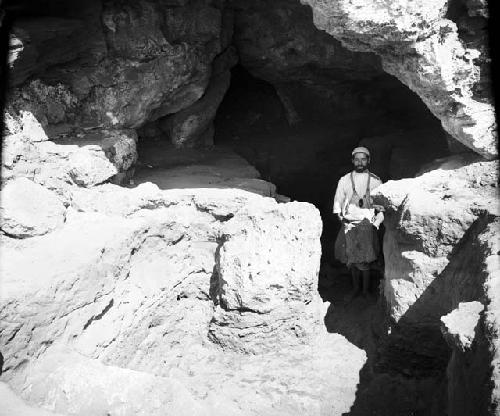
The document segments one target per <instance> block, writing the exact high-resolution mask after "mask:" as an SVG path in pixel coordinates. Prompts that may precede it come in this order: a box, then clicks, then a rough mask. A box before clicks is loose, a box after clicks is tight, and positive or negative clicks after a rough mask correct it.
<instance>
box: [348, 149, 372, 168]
mask: <svg viewBox="0 0 500 416" xmlns="http://www.w3.org/2000/svg"><path fill="white" fill-rule="evenodd" d="M369 162H370V158H369V157H368V156H367V155H365V154H364V153H355V154H354V156H353V157H352V164H353V165H354V170H355V171H356V172H364V171H365V170H366V169H367V168H368V163H369Z"/></svg>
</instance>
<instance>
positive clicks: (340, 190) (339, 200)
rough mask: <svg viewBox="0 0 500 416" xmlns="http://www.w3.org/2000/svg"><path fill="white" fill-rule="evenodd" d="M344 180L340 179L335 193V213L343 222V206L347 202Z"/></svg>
mask: <svg viewBox="0 0 500 416" xmlns="http://www.w3.org/2000/svg"><path fill="white" fill-rule="evenodd" d="M342 179H343V178H340V180H339V182H338V184H337V190H336V191H335V197H334V199H333V213H334V214H337V217H338V218H339V220H340V221H342V218H343V217H342V206H343V204H344V201H345V189H344V183H343V180H342Z"/></svg>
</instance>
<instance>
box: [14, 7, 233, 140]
mask: <svg viewBox="0 0 500 416" xmlns="http://www.w3.org/2000/svg"><path fill="white" fill-rule="evenodd" d="M61 13H64V12H61V11H59V14H61ZM67 14H68V18H67V19H66V18H58V19H56V18H51V17H47V18H41V19H37V20H36V19H35V20H34V21H33V19H31V20H27V19H18V20H17V21H16V24H15V26H14V31H13V35H12V39H11V55H10V65H11V67H12V74H13V75H12V80H13V86H15V87H16V88H15V89H13V91H11V93H10V97H9V105H10V111H11V112H13V113H16V112H19V111H20V110H24V111H30V112H32V113H33V114H34V116H35V117H36V118H37V119H38V120H39V121H40V123H41V124H42V126H43V127H44V128H45V129H49V130H50V131H51V130H54V129H55V130H56V131H58V132H60V131H62V130H63V131H68V130H71V127H74V126H78V127H86V128H105V129H123V128H137V127H139V126H141V125H142V124H144V123H146V122H147V121H153V120H156V119H159V118H161V117H163V116H165V115H168V114H174V113H177V112H179V111H180V110H183V109H186V108H188V107H190V106H192V105H193V104H195V103H196V102H197V101H198V100H199V99H200V98H201V97H202V96H203V95H204V93H205V90H206V88H207V86H208V84H209V80H210V78H211V76H212V72H213V69H212V67H213V65H215V58H216V57H217V56H218V55H220V54H223V52H224V51H225V50H226V49H227V48H228V46H229V41H230V38H231V28H232V26H231V21H230V20H228V19H229V16H228V15H227V13H226V12H224V11H223V9H222V4H220V5H213V4H212V3H211V2H208V1H203V0H192V1H188V2H182V3H180V4H176V3H175V2H174V3H172V4H170V3H169V4H168V5H167V4H165V3H161V2H155V1H148V0H144V1H141V2H119V1H117V2H113V1H111V2H105V3H102V4H101V2H100V1H92V2H88V3H86V4H85V5H80V6H79V7H78V8H76V9H75V10H73V11H72V12H67ZM89 28H90V29H89ZM226 63H227V64H228V65H231V61H230V60H226ZM218 65H219V66H220V63H219V64H218ZM222 69H223V68H216V72H217V71H222ZM225 69H226V70H227V69H228V68H225ZM222 94H223V93H222ZM212 101H213V100H212ZM215 101H217V100H215ZM219 101H220V99H219ZM214 105H215V107H216V106H217V104H216V103H215V104H214ZM195 109H196V110H198V111H200V113H203V114H197V116H198V117H202V116H205V118H210V117H211V118H213V116H214V111H212V113H210V114H211V116H210V117H208V116H207V114H208V113H207V114H205V113H204V111H205V108H204V106H203V104H198V107H196V108H195ZM209 121H210V120H209ZM205 124H206V125H208V124H209V122H208V123H207V122H206V123H205ZM48 134H49V136H52V135H51V134H50V132H49V133H48Z"/></svg>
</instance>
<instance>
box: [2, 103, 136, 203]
mask: <svg viewBox="0 0 500 416" xmlns="http://www.w3.org/2000/svg"><path fill="white" fill-rule="evenodd" d="M5 117H6V122H7V123H6V125H7V135H6V136H5V137H4V140H3V148H2V153H3V158H2V178H3V180H4V181H10V180H12V179H16V178H19V177H28V178H30V179H31V180H33V181H34V182H36V183H39V184H41V185H43V186H45V187H47V188H49V189H52V190H55V191H57V192H58V193H60V194H62V195H66V194H67V192H68V189H69V188H70V187H71V185H78V186H84V187H91V186H94V185H97V184H100V183H103V182H107V181H114V182H120V181H122V180H123V179H124V178H125V176H126V173H127V172H128V171H130V170H131V169H132V168H133V165H134V163H135V161H136V160H137V146H136V142H137V134H136V133H135V131H134V130H127V129H121V130H107V129H79V128H76V129H70V130H67V131H65V132H64V133H60V134H57V135H54V136H53V137H52V139H53V140H49V137H48V136H47V134H46V133H45V131H44V129H43V128H42V126H41V125H40V123H39V122H38V120H37V119H36V118H35V117H34V116H33V114H32V113H30V112H28V111H21V112H20V114H19V115H15V114H14V115H11V114H9V113H7V114H6V116H5ZM65 198H67V196H66V197H65Z"/></svg>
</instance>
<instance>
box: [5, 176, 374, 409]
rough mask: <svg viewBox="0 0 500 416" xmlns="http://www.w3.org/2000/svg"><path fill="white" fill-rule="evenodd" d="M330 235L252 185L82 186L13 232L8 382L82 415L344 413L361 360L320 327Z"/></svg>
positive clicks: (297, 208) (298, 207)
mask: <svg viewBox="0 0 500 416" xmlns="http://www.w3.org/2000/svg"><path fill="white" fill-rule="evenodd" d="M320 233H321V221H320V217H319V215H318V212H317V211H316V209H315V208H314V207H312V206H311V205H309V204H306V203H289V204H278V203H277V202H276V201H274V200H273V199H270V198H263V197H261V196H259V195H255V194H250V193H247V192H245V191H239V190H171V191H160V190H159V189H158V188H157V187H156V186H154V185H152V184H143V185H141V186H139V187H137V188H135V189H124V188H119V187H116V186H115V185H102V186H99V187H95V188H92V189H84V188H74V189H73V193H72V202H71V206H70V207H69V208H68V212H67V217H66V223H65V224H64V226H63V227H62V228H59V229H58V230H56V231H53V232H52V233H50V234H47V235H46V236H41V237H36V238H32V239H29V240H25V241H23V240H14V239H9V238H6V237H4V238H3V242H2V258H5V259H6V260H7V261H5V262H2V305H3V306H2V308H1V309H0V315H1V316H2V319H1V322H2V326H1V327H0V336H1V337H2V345H4V347H3V349H2V354H3V355H4V357H5V363H4V377H5V380H7V381H8V383H9V385H10V386H11V387H12V388H13V389H14V390H15V391H16V392H17V393H18V394H20V395H21V396H22V397H24V398H25V399H27V400H28V401H29V402H31V403H32V404H34V405H37V406H41V407H44V408H49V407H50V408H51V409H52V410H55V411H57V412H60V413H68V414H76V415H87V414H89V413H97V412H101V413H103V412H120V413H121V414H126V415H128V414H153V415H155V414H158V415H159V414H164V411H165V408H167V409H170V410H171V411H172V412H173V413H176V414H183V413H182V412H186V414H212V413H213V414H215V413H216V412H221V411H224V412H229V413H230V414H241V415H257V414H266V413H269V412H270V411H271V409H272V411H273V412H274V413H275V414H277V415H279V414H283V415H285V414H291V413H297V414H314V415H318V414H340V413H342V412H345V411H347V410H348V409H349V406H350V404H351V403H352V401H353V400H354V395H355V390H356V384H357V383H358V376H359V370H360V368H361V366H362V365H363V363H364V359H365V358H364V353H363V352H362V351H361V350H359V349H357V348H356V347H354V346H352V345H351V344H349V343H348V342H347V341H346V340H345V339H344V338H343V337H341V336H339V335H328V334H327V333H326V330H325V329H324V327H323V323H322V317H323V314H324V309H323V307H322V305H321V300H320V299H319V296H318V295H317V293H316V291H315V286H316V284H317V273H318V269H319V257H320V242H319V235H320ZM54 244H57V245H58V247H60V249H58V250H50V249H48V248H50V247H53V246H54ZM35 270H36V274H37V279H36V281H33V279H32V276H33V273H34V271H35ZM21 316H22V317H23V318H19V319H18V318H16V317H21ZM254 354H255V355H254ZM335 357H337V358H335ZM332 374H336V375H338V376H336V377H332ZM75 375H77V376H76V377H75ZM271 375H272V376H271ZM252 380H253V381H252ZM255 382H257V384H255ZM89 386H91V388H89ZM285 396H286V397H287V400H286V402H283V397H285ZM137 397H148V399H147V402H148V403H147V404H144V406H143V405H141V404H140V402H141V401H138V400H137ZM165 406H166V407H165Z"/></svg>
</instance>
